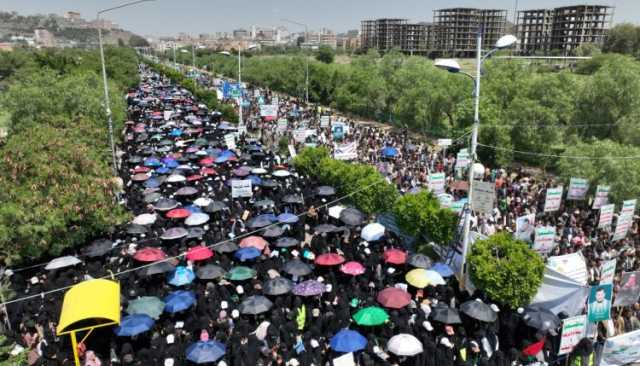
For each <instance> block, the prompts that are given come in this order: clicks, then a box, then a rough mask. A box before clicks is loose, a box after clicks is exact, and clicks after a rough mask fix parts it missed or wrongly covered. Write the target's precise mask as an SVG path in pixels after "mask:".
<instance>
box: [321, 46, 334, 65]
mask: <svg viewBox="0 0 640 366" xmlns="http://www.w3.org/2000/svg"><path fill="white" fill-rule="evenodd" d="M334 58H335V52H334V51H333V49H332V48H331V47H329V46H327V45H322V46H320V47H319V48H318V51H317V52H316V60H318V61H320V62H324V63H325V64H330V63H332V62H333V59H334Z"/></svg>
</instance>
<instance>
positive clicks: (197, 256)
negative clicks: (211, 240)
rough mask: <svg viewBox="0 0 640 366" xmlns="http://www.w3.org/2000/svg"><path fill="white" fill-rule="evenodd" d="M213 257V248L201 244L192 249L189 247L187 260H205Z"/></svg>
mask: <svg viewBox="0 0 640 366" xmlns="http://www.w3.org/2000/svg"><path fill="white" fill-rule="evenodd" d="M211 257H213V252H212V251H211V249H209V248H207V247H205V246H203V245H199V246H197V247H193V248H191V249H189V251H188V252H187V260H190V261H193V262H195V261H203V260H205V259H209V258H211Z"/></svg>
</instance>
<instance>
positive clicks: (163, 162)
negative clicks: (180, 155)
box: [160, 156, 176, 164]
mask: <svg viewBox="0 0 640 366" xmlns="http://www.w3.org/2000/svg"><path fill="white" fill-rule="evenodd" d="M160 161H161V162H162V164H169V163H171V162H176V159H174V158H172V157H169V156H167V157H164V158H162V160H160Z"/></svg>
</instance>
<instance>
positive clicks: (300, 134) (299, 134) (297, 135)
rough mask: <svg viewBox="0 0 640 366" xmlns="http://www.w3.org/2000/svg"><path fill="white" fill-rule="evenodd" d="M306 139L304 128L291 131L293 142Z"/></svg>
mask: <svg viewBox="0 0 640 366" xmlns="http://www.w3.org/2000/svg"><path fill="white" fill-rule="evenodd" d="M306 139H307V130H306V129H301V128H299V129H297V130H294V131H293V140H294V141H295V142H304V140H306Z"/></svg>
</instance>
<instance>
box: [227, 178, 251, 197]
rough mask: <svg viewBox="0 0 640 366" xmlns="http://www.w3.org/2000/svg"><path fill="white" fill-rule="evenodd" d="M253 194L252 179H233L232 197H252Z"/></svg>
mask: <svg viewBox="0 0 640 366" xmlns="http://www.w3.org/2000/svg"><path fill="white" fill-rule="evenodd" d="M252 195H253V191H252V187H251V179H242V180H240V179H233V180H231V197H232V198H238V197H251V196H252Z"/></svg>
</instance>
